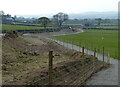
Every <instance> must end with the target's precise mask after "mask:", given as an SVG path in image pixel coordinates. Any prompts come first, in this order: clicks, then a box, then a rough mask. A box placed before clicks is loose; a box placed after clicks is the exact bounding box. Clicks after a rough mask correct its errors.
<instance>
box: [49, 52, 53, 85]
mask: <svg viewBox="0 0 120 87" xmlns="http://www.w3.org/2000/svg"><path fill="white" fill-rule="evenodd" d="M52 68H53V51H49V85H52Z"/></svg>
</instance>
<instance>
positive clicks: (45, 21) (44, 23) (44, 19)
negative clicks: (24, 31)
mask: <svg viewBox="0 0 120 87" xmlns="http://www.w3.org/2000/svg"><path fill="white" fill-rule="evenodd" d="M37 21H38V23H40V24H41V25H42V26H43V27H44V28H45V29H46V27H47V25H48V24H49V23H50V22H51V21H50V19H49V18H47V17H41V18H39V19H38V20H37Z"/></svg>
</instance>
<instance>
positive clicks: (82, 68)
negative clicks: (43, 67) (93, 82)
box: [32, 39, 110, 85]
mask: <svg viewBox="0 0 120 87" xmlns="http://www.w3.org/2000/svg"><path fill="white" fill-rule="evenodd" d="M53 40H54V41H55V42H57V43H59V44H61V45H63V46H64V47H67V48H70V49H72V50H76V49H77V50H78V51H80V53H81V54H82V56H83V58H80V59H78V60H73V61H68V62H66V63H64V64H61V66H59V67H55V65H53V62H54V61H53V58H55V56H54V55H53V51H49V64H48V65H49V66H48V71H46V72H43V73H42V74H41V75H40V77H39V78H36V79H35V80H34V81H33V82H32V84H33V85H36V84H37V85H85V82H86V81H87V80H88V79H89V78H90V77H91V76H92V75H93V74H94V73H96V72H97V71H99V70H100V69H101V68H103V67H105V66H106V63H110V58H109V57H108V56H109V53H108V52H106V51H105V48H104V47H102V50H100V49H97V48H94V51H90V50H87V49H85V47H84V46H82V47H78V46H75V45H73V43H74V42H73V41H66V43H65V42H61V41H59V40H55V39H53ZM70 42H71V43H72V44H70ZM78 44H81V43H78ZM92 49H93V48H92ZM99 51H101V53H102V55H99V54H98V53H97V52H99ZM86 54H89V55H92V57H91V58H89V57H90V56H89V57H87V55H86ZM106 55H107V56H106ZM85 56H86V57H85ZM93 56H94V57H93ZM98 56H99V57H100V58H101V59H100V60H101V62H100V61H98V59H97V57H98ZM105 62H106V63H105Z"/></svg>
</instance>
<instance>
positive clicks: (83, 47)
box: [82, 47, 84, 56]
mask: <svg viewBox="0 0 120 87" xmlns="http://www.w3.org/2000/svg"><path fill="white" fill-rule="evenodd" d="M82 55H83V56H84V47H82Z"/></svg>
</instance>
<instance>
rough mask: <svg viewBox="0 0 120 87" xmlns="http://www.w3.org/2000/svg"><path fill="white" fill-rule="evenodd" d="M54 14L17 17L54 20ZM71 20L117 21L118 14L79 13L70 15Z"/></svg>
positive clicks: (112, 12)
mask: <svg viewBox="0 0 120 87" xmlns="http://www.w3.org/2000/svg"><path fill="white" fill-rule="evenodd" d="M53 15H54V14H40V15H39V14H38V15H17V16H23V17H26V18H33V17H34V18H39V17H42V16H46V17H49V18H52V16H53ZM68 15H69V18H70V19H74V18H79V19H83V18H109V19H117V18H118V12H114V11H111V12H86V13H77V14H68Z"/></svg>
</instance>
